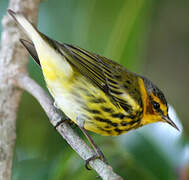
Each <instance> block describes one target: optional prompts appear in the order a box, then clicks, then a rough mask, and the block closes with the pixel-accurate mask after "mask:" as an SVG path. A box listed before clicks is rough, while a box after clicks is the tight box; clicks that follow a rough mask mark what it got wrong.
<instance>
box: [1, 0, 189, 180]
mask: <svg viewBox="0 0 189 180" xmlns="http://www.w3.org/2000/svg"><path fill="white" fill-rule="evenodd" d="M7 7H8V1H7V0H0V19H1V18H2V17H3V15H4V14H5V13H6V9H7ZM188 18H189V1H188V0H181V1H176V0H153V1H150V0H119V1H114V0H103V1H99V0H90V1H89V0H77V1H76V0H69V1H68V0H45V1H42V2H41V5H40V11H39V20H38V27H39V29H40V31H42V32H43V33H45V34H47V35H48V36H50V37H52V38H53V39H56V40H58V41H62V42H66V43H69V44H73V45H74V44H75V45H78V46H80V47H82V48H85V49H87V50H89V51H92V52H95V53H98V54H101V55H104V56H106V57H108V58H110V59H113V60H117V62H120V63H121V64H123V65H124V66H126V67H127V68H128V69H130V70H131V71H134V72H137V73H139V74H142V75H144V76H147V77H148V78H149V79H151V80H152V81H153V82H154V83H155V84H157V85H158V86H159V87H160V88H161V89H162V90H163V92H164V93H165V95H166V97H167V99H168V101H169V103H170V104H171V105H172V106H173V107H174V109H175V110H176V111H177V112H178V115H179V119H180V121H181V122H182V125H183V130H182V131H181V132H177V131H176V130H174V129H173V128H171V127H169V126H168V125H165V124H161V123H157V124H152V125H148V126H146V127H143V128H140V129H139V130H136V131H132V132H129V133H128V134H125V135H122V136H119V137H103V136H100V135H96V134H94V133H91V135H92V137H93V138H94V139H95V141H96V143H97V144H98V145H99V146H100V147H101V149H102V151H103V152H104V154H105V155H106V157H107V159H108V161H109V163H110V165H112V167H113V168H114V170H115V172H117V173H118V174H120V175H121V176H122V177H123V178H124V179H127V180H135V179H137V180H138V179H139V180H159V179H161V180H177V179H181V180H187V179H189V146H188V137H189V121H188V115H189V113H188V102H189V98H188V93H189V51H188V50H189V21H188ZM0 30H2V29H0ZM28 69H29V72H30V75H31V77H32V78H34V79H35V80H36V81H37V82H38V83H39V84H41V85H42V86H43V87H44V88H45V84H44V80H43V76H42V73H41V70H40V69H39V68H38V67H37V65H36V64H35V63H34V62H33V61H32V59H31V58H30V61H29V64H28ZM171 117H172V118H173V119H174V121H175V122H176V123H177V124H178V126H179V127H180V129H182V125H181V123H180V122H179V120H178V117H177V115H176V114H175V112H174V110H173V109H172V110H171ZM76 131H78V130H77V129H76ZM78 132H79V131H78ZM79 133H80V132H79ZM80 134H81V133H80ZM81 136H82V135H81ZM26 179H27V180H60V179H65V180H66V179H77V180H78V179H81V180H87V179H94V180H95V179H96V173H95V172H94V171H87V170H86V169H85V167H84V161H83V160H81V158H80V157H79V156H78V155H77V154H76V153H75V152H74V151H73V150H72V149H71V148H70V147H69V146H68V145H67V143H66V142H65V141H64V140H63V139H62V138H61V137H60V135H59V134H58V133H57V132H56V131H55V130H54V128H53V127H52V125H51V124H50V123H49V121H48V119H47V117H46V115H45V113H44V111H43V109H42V108H41V107H40V105H39V103H38V102H37V101H36V100H35V99H34V98H33V97H32V96H31V95H29V94H28V93H26V92H24V94H23V97H22V101H21V104H20V108H19V112H18V119H17V140H16V147H15V152H14V162H13V174H12V180H26Z"/></svg>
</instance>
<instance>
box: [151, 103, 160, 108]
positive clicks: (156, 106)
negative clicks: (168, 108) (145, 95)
mask: <svg viewBox="0 0 189 180" xmlns="http://www.w3.org/2000/svg"><path fill="white" fill-rule="evenodd" d="M152 105H153V107H154V109H156V110H159V108H160V104H159V103H157V102H155V101H152Z"/></svg>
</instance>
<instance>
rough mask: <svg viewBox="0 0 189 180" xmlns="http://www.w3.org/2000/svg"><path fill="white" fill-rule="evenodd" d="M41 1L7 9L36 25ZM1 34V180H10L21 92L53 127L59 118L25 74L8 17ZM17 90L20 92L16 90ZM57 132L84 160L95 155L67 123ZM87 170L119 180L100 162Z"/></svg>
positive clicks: (14, 2)
mask: <svg viewBox="0 0 189 180" xmlns="http://www.w3.org/2000/svg"><path fill="white" fill-rule="evenodd" d="M39 2H40V0H27V1H26V0H11V1H10V5H9V8H10V9H12V10H14V11H15V12H17V11H19V12H23V13H24V14H25V15H26V16H27V17H28V18H29V19H30V20H31V21H32V22H36V17H37V12H38V7H39ZM2 24H3V28H4V30H3V33H2V41H1V47H2V48H1V52H0V53H1V54H0V63H1V64H0V82H1V84H0V179H2V180H9V179H11V167H12V159H13V148H14V144H15V139H16V133H15V129H16V127H15V126H16V123H15V122H16V113H17V108H18V105H19V101H20V97H21V94H22V90H21V89H24V90H26V91H28V92H29V93H30V94H32V95H33V96H34V97H35V98H36V99H37V100H38V101H39V103H40V104H41V106H42V107H43V109H44V110H45V112H46V114H47V116H48V117H49V120H50V122H51V123H52V125H53V126H55V125H56V124H57V122H59V121H60V119H61V118H62V116H61V115H60V114H59V113H58V112H57V109H56V108H55V107H54V106H53V101H52V99H51V98H50V97H49V96H48V95H47V93H46V92H45V91H44V90H43V89H42V88H41V87H40V86H39V85H38V84H37V83H36V82H35V81H34V80H32V79H31V78H30V77H29V76H28V74H27V69H26V64H27V61H28V54H27V53H26V50H25V49H23V48H22V47H21V44H20V43H19V39H20V37H21V36H22V37H23V35H21V34H20V33H19V32H18V31H17V28H16V26H15V23H14V22H13V20H12V19H11V18H10V17H9V16H5V17H4V18H3V21H2ZM18 87H19V88H18ZM57 131H58V132H59V133H60V134H61V135H62V137H63V138H64V139H65V140H66V141H67V142H68V144H69V145H70V146H71V147H72V148H73V149H74V150H75V151H76V152H77V153H78V154H79V155H80V156H81V158H83V159H84V160H86V159H88V158H90V157H91V156H93V155H94V151H93V150H92V149H91V148H90V147H89V146H88V145H87V144H86V143H85V142H84V141H83V140H82V139H81V138H80V137H79V136H78V135H77V134H76V133H75V132H74V131H73V129H72V128H71V127H70V126H69V124H67V123H63V124H62V125H60V126H58V127H57ZM90 166H91V167H92V168H93V169H94V170H95V171H96V172H97V173H98V174H99V176H101V177H102V179H106V180H121V179H122V178H121V177H120V176H118V175H117V174H116V173H114V172H113V170H112V168H111V167H110V166H108V165H107V164H105V163H104V162H103V161H101V160H100V159H96V160H93V161H90Z"/></svg>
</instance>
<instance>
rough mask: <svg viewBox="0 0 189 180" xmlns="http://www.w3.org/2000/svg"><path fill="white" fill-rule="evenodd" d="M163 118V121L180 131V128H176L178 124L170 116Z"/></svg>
mask: <svg viewBox="0 0 189 180" xmlns="http://www.w3.org/2000/svg"><path fill="white" fill-rule="evenodd" d="M162 118H163V120H164V121H165V122H167V123H168V124H170V125H171V126H172V127H174V128H175V129H177V130H178V131H180V130H179V128H178V127H177V126H176V124H175V123H174V122H173V121H172V120H171V119H170V117H169V116H163V117H162Z"/></svg>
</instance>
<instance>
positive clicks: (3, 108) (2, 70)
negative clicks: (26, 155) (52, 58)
mask: <svg viewBox="0 0 189 180" xmlns="http://www.w3.org/2000/svg"><path fill="white" fill-rule="evenodd" d="M39 3H40V0H27V1H26V0H10V3H9V8H10V9H13V10H15V11H18V10H19V11H21V12H23V13H25V14H26V15H27V16H28V18H29V19H32V21H33V22H36V19H37V12H38V7H39ZM2 26H3V32H2V36H1V49H0V82H1V83H0V179H1V180H9V179H11V168H12V159H13V148H14V144H15V140H16V132H15V130H16V114H17V109H18V105H19V102H20V97H21V94H22V90H20V89H18V88H15V86H14V85H13V84H12V78H13V77H15V76H16V75H17V74H19V73H20V72H25V73H27V70H26V64H27V61H28V54H27V53H26V51H25V50H24V49H23V48H21V45H20V43H19V42H18V39H19V38H20V33H19V32H18V30H17V28H16V26H15V23H14V21H13V20H12V18H10V17H9V16H8V15H6V16H4V17H3V20H2Z"/></svg>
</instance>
